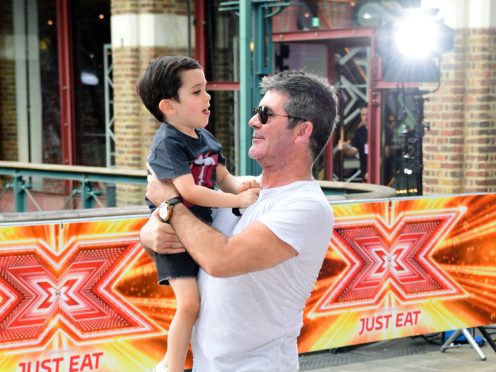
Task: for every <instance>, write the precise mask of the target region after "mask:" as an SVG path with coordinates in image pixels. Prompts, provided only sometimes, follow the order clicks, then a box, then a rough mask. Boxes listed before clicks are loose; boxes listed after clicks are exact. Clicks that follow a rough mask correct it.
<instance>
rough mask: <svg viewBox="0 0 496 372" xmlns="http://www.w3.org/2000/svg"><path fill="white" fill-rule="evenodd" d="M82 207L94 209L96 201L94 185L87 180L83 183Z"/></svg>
mask: <svg viewBox="0 0 496 372" xmlns="http://www.w3.org/2000/svg"><path fill="white" fill-rule="evenodd" d="M80 188H81V206H82V207H83V208H93V207H94V206H95V199H94V198H93V184H92V183H91V182H90V181H88V180H87V179H86V177H85V178H84V179H83V180H82V181H81V186H80Z"/></svg>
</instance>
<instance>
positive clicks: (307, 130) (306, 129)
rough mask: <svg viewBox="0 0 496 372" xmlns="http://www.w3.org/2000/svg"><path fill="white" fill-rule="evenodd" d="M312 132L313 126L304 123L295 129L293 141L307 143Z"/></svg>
mask: <svg viewBox="0 0 496 372" xmlns="http://www.w3.org/2000/svg"><path fill="white" fill-rule="evenodd" d="M312 132H313V124H312V122H311V121H304V122H302V123H300V124H298V125H297V126H296V127H295V141H296V142H299V141H300V140H304V141H308V140H309V139H310V136H311V135H312Z"/></svg>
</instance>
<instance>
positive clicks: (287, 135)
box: [140, 71, 338, 372]
mask: <svg viewBox="0 0 496 372" xmlns="http://www.w3.org/2000/svg"><path fill="white" fill-rule="evenodd" d="M261 85H262V89H263V91H264V93H265V94H264V96H263V98H262V100H261V101H260V106H259V107H258V108H256V109H255V111H254V115H253V117H252V118H251V119H250V122H249V125H250V126H251V127H252V128H253V140H252V145H251V147H250V149H249V155H250V157H251V158H253V159H255V160H257V161H258V162H259V163H260V165H261V166H262V175H261V177H260V187H261V190H260V196H259V199H258V201H257V202H256V203H255V204H254V205H252V206H250V207H249V208H248V209H246V211H245V213H244V214H243V216H242V217H241V219H240V220H239V222H238V223H237V224H236V225H235V227H234V230H233V231H232V236H231V237H226V236H224V235H223V234H222V233H220V232H218V231H216V230H215V229H213V228H212V227H210V226H208V225H207V224H205V223H203V222H201V221H199V220H198V219H196V218H195V217H194V216H193V215H192V214H191V213H190V212H189V211H188V209H187V208H186V207H184V205H183V204H181V203H177V199H176V197H178V196H179V195H178V193H177V191H176V190H175V189H174V188H173V187H171V185H170V184H167V183H166V182H163V181H158V180H157V179H156V178H155V177H154V176H153V175H150V176H149V185H148V189H147V197H148V198H149V199H150V200H151V201H152V202H154V203H160V202H163V201H166V200H171V199H172V200H173V201H174V202H173V203H172V204H174V206H173V207H171V208H173V212H172V214H170V213H169V214H168V215H167V216H165V218H164V219H165V220H166V221H167V222H169V223H170V225H171V226H172V228H173V229H174V232H175V234H177V238H176V236H175V235H173V234H171V233H172V229H171V226H168V225H166V224H164V223H162V222H161V221H160V219H159V218H158V217H157V214H156V213H154V214H153V215H152V217H151V218H150V220H149V221H148V222H147V224H146V225H145V226H144V227H143V229H142V231H141V235H140V236H141V242H142V244H143V245H144V246H145V247H148V248H151V249H153V250H154V251H156V252H161V253H172V252H173V251H182V250H183V249H184V248H185V249H186V250H187V251H188V253H189V254H190V255H191V256H192V257H193V259H194V260H195V261H196V262H198V264H199V265H200V266H201V268H202V270H200V274H199V277H198V282H199V284H198V285H199V288H200V294H201V310H200V316H199V319H198V321H197V323H196V325H195V329H194V331H193V335H192V346H193V359H194V360H193V369H194V371H198V372H210V371H212V372H213V371H215V372H219V371H226V372H227V371H228V372H233V371H271V372H274V371H281V372H291V371H297V370H298V368H299V367H298V349H297V337H298V335H299V333H300V328H301V325H302V312H303V308H304V306H305V302H306V300H307V298H308V297H309V295H310V292H311V291H312V289H313V286H314V284H315V281H316V279H317V276H318V273H319V270H320V268H321V265H322V261H323V259H324V256H325V253H326V251H327V247H328V244H329V240H330V237H331V233H332V224H333V215H332V211H331V208H330V206H329V204H328V202H327V199H326V198H325V196H324V194H323V192H322V190H321V189H320V187H319V185H318V183H317V182H316V181H314V180H313V178H312V164H313V162H314V161H315V159H316V157H317V156H318V155H319V154H320V153H321V151H322V149H323V148H324V146H325V145H326V144H327V142H328V140H329V137H330V136H331V134H332V132H333V130H334V127H335V123H336V122H337V120H338V115H337V112H338V107H337V96H336V95H335V93H334V92H333V90H332V88H331V87H330V86H329V84H328V83H327V82H326V81H324V80H321V79H319V78H317V77H316V76H314V75H310V74H306V73H303V72H295V71H285V72H281V73H279V74H276V75H274V76H271V77H265V78H264V79H263V81H262V83H261ZM173 198H174V199H173ZM166 204H167V203H166Z"/></svg>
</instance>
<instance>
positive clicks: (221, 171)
mask: <svg viewBox="0 0 496 372" xmlns="http://www.w3.org/2000/svg"><path fill="white" fill-rule="evenodd" d="M216 173H217V174H216V178H217V186H219V188H220V189H221V190H222V191H224V192H230V193H231V194H239V193H241V192H243V191H246V190H248V189H251V188H259V187H260V185H259V184H258V182H256V180H255V177H249V178H247V179H243V180H240V179H239V178H238V177H236V176H233V175H232V174H231V173H229V171H228V170H227V168H226V167H225V166H224V165H222V164H219V165H217V167H216Z"/></svg>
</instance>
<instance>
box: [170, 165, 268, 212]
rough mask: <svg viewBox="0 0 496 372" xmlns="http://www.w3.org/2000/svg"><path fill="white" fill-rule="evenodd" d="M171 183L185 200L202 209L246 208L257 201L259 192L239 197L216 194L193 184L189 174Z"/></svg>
mask: <svg viewBox="0 0 496 372" xmlns="http://www.w3.org/2000/svg"><path fill="white" fill-rule="evenodd" d="M172 183H173V185H174V186H175V187H176V189H177V191H179V194H181V196H182V197H183V198H184V199H185V200H187V201H188V202H189V203H192V204H195V205H199V206H202V207H220V208H246V207H248V206H250V205H251V204H253V203H254V202H255V201H256V200H257V198H258V192H259V190H258V189H250V190H248V191H245V192H243V193H241V194H239V195H235V194H230V193H225V192H218V191H215V190H211V189H209V188H207V187H203V186H199V185H197V184H195V181H194V179H193V176H192V175H191V173H190V174H184V175H182V176H179V177H176V178H174V179H173V180H172Z"/></svg>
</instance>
